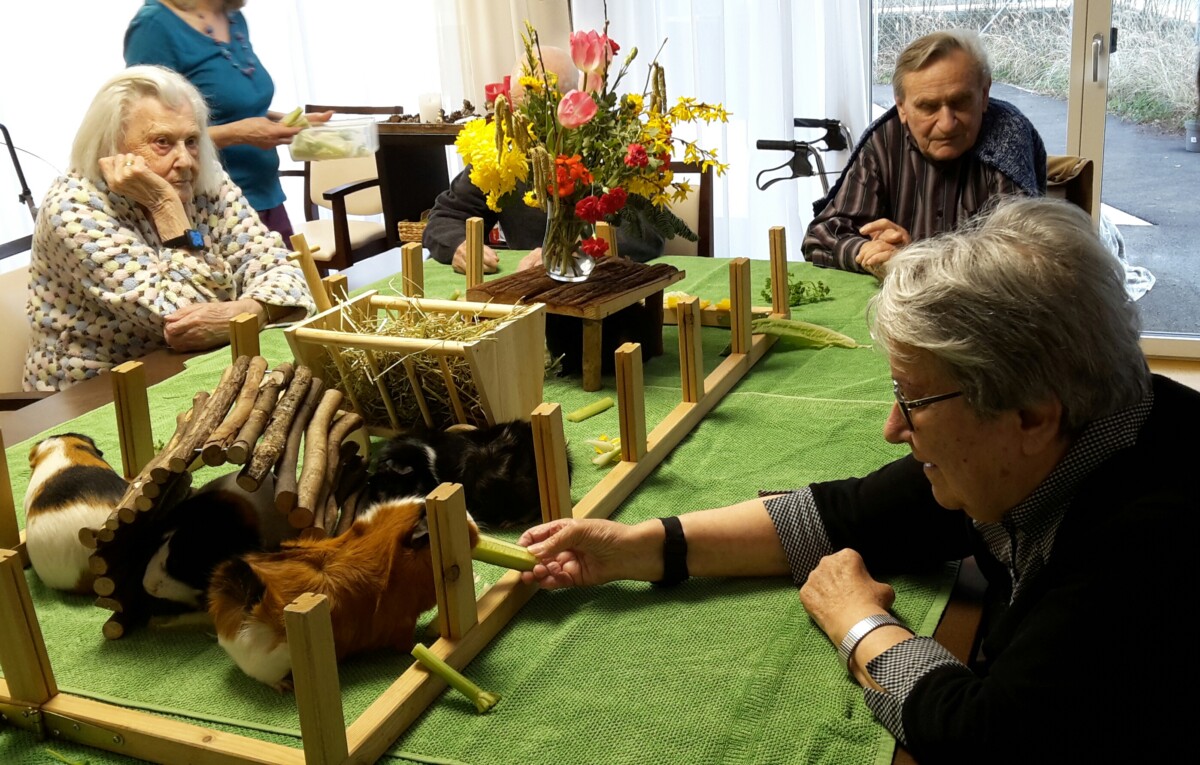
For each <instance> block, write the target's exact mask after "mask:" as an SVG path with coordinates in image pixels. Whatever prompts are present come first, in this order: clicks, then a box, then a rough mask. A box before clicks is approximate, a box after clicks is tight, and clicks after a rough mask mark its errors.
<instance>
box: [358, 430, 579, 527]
mask: <svg viewBox="0 0 1200 765" xmlns="http://www.w3.org/2000/svg"><path fill="white" fill-rule="evenodd" d="M567 468H568V471H567V472H568V476H569V475H570V472H571V469H570V463H569V462H568V465H567ZM444 481H445V482H452V483H460V484H462V486H463V493H464V495H465V496H466V501H467V510H469V511H470V512H471V515H472V516H473V517H474V518H475V520H476V522H477V523H479V524H480V525H482V526H484V527H498V528H507V527H512V526H519V525H525V524H528V523H530V522H532V521H534V520H535V519H537V518H538V517H540V515H541V498H540V495H539V493H538V479H537V457H536V455H535V449H534V443H533V426H532V425H531V424H530V423H528V422H525V421H522V420H514V421H513V422H505V423H497V424H496V425H491V426H487V427H483V428H468V429H458V428H454V429H450V430H443V431H434V432H427V431H414V432H413V433H412V434H410V435H406V436H399V437H397V438H394V439H392V440H391V441H388V442H387V443H386V444H384V445H383V447H382V448H381V449H380V450H379V452H378V454H377V455H376V458H375V469H374V472H373V473H372V474H371V477H370V478H369V479H368V480H367V490H366V493H365V494H364V497H363V501H364V503H367V504H369V503H371V502H378V501H380V500H384V499H394V498H398V497H409V496H417V497H424V496H425V495H426V494H428V493H429V492H431V491H433V490H434V489H436V488H437V487H438V485H439V484H440V483H442V482H444Z"/></svg>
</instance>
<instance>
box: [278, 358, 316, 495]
mask: <svg viewBox="0 0 1200 765" xmlns="http://www.w3.org/2000/svg"><path fill="white" fill-rule="evenodd" d="M324 393H325V382H324V381H323V380H322V379H321V378H319V377H316V378H313V381H312V384H311V385H310V386H309V387H308V393H307V394H306V395H305V396H304V403H303V404H301V405H300V409H299V410H298V411H297V412H296V416H295V417H293V418H292V424H291V427H290V428H288V435H287V443H286V445H285V446H284V447H283V456H282V457H280V458H279V462H278V463H276V465H275V509H276V510H278V511H279V512H281V513H283V514H284V515H287V514H288V513H290V512H292V510H293V509H295V507H296V497H297V495H298V494H299V491H298V490H297V484H296V481H297V477H296V468H297V466H298V465H299V464H300V442H301V440H302V439H303V438H304V431H305V430H307V429H308V422H309V420H311V419H312V415H313V412H315V411H316V410H317V404H319V403H320V402H321V396H322V395H323V394H324Z"/></svg>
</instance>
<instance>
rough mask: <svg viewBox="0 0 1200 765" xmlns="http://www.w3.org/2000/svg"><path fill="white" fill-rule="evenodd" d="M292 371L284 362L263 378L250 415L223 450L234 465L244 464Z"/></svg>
mask: <svg viewBox="0 0 1200 765" xmlns="http://www.w3.org/2000/svg"><path fill="white" fill-rule="evenodd" d="M294 373H295V370H294V369H293V368H292V365H291V364H289V363H287V362H284V363H282V364H280V365H279V366H277V367H275V369H273V370H271V373H270V374H269V375H267V376H266V377H264V378H263V381H262V384H261V385H260V386H259V389H258V395H257V396H256V397H255V399H254V407H253V408H252V409H251V410H250V416H249V417H247V418H246V422H245V423H244V424H243V425H242V427H241V430H239V431H238V434H237V436H236V437H235V438H234V440H233V443H232V444H230V446H229V448H228V449H226V450H225V458H226V459H228V460H229V461H230V462H232V463H234V464H235V465H245V464H246V460H247V459H248V458H249V457H250V452H251V451H253V450H254V445H255V444H256V443H258V437H259V436H261V435H262V432H263V428H265V427H266V425H267V420H269V419H270V418H271V413H272V412H273V411H275V404H277V403H278V402H279V391H280V389H282V388H285V387H286V386H287V384H288V383H290V382H291V381H292V375H293V374H294Z"/></svg>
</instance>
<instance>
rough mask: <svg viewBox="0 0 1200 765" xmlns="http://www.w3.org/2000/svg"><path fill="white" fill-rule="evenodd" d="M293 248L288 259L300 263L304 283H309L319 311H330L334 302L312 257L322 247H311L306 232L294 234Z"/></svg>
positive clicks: (309, 289) (309, 288)
mask: <svg viewBox="0 0 1200 765" xmlns="http://www.w3.org/2000/svg"><path fill="white" fill-rule="evenodd" d="M292 248H293V249H294V250H295V252H293V253H292V254H290V255H288V260H290V261H292V262H293V263H298V264H299V265H300V272H301V273H303V274H304V283H305V284H307V285H308V291H309V292H311V293H312V297H313V301H314V302H315V303H316V304H317V312H318V313H321V312H324V311H328V310H329V309H330V308H332V307H333V303H331V302H330V300H329V293H328V292H326V291H325V288H324V286H323V285H322V284H321V274H320V272H319V271H317V264H316V262H315V261H313V259H312V254H313V253H314V252H319V251H320V249H321V248H320V247H318V248H316V249H315V250H314V249H309V247H308V240H307V239H305V238H304V234H293V235H292Z"/></svg>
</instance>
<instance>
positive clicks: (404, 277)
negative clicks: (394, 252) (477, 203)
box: [400, 219, 483, 298]
mask: <svg viewBox="0 0 1200 765" xmlns="http://www.w3.org/2000/svg"><path fill="white" fill-rule="evenodd" d="M480 222H481V225H482V219H480ZM469 229H470V227H469V226H468V230H469ZM479 259H480V260H479V262H480V269H481V270H482V268H483V265H482V264H483V251H482V250H480V253H479ZM400 265H401V269H402V270H401V272H400V273H401V278H400V294H401V295H404V296H405V297H417V298H419V297H425V256H424V254H423V252H422V250H421V243H420V242H409V243H408V244H406V245H404V246H403V247H401V248H400Z"/></svg>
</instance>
